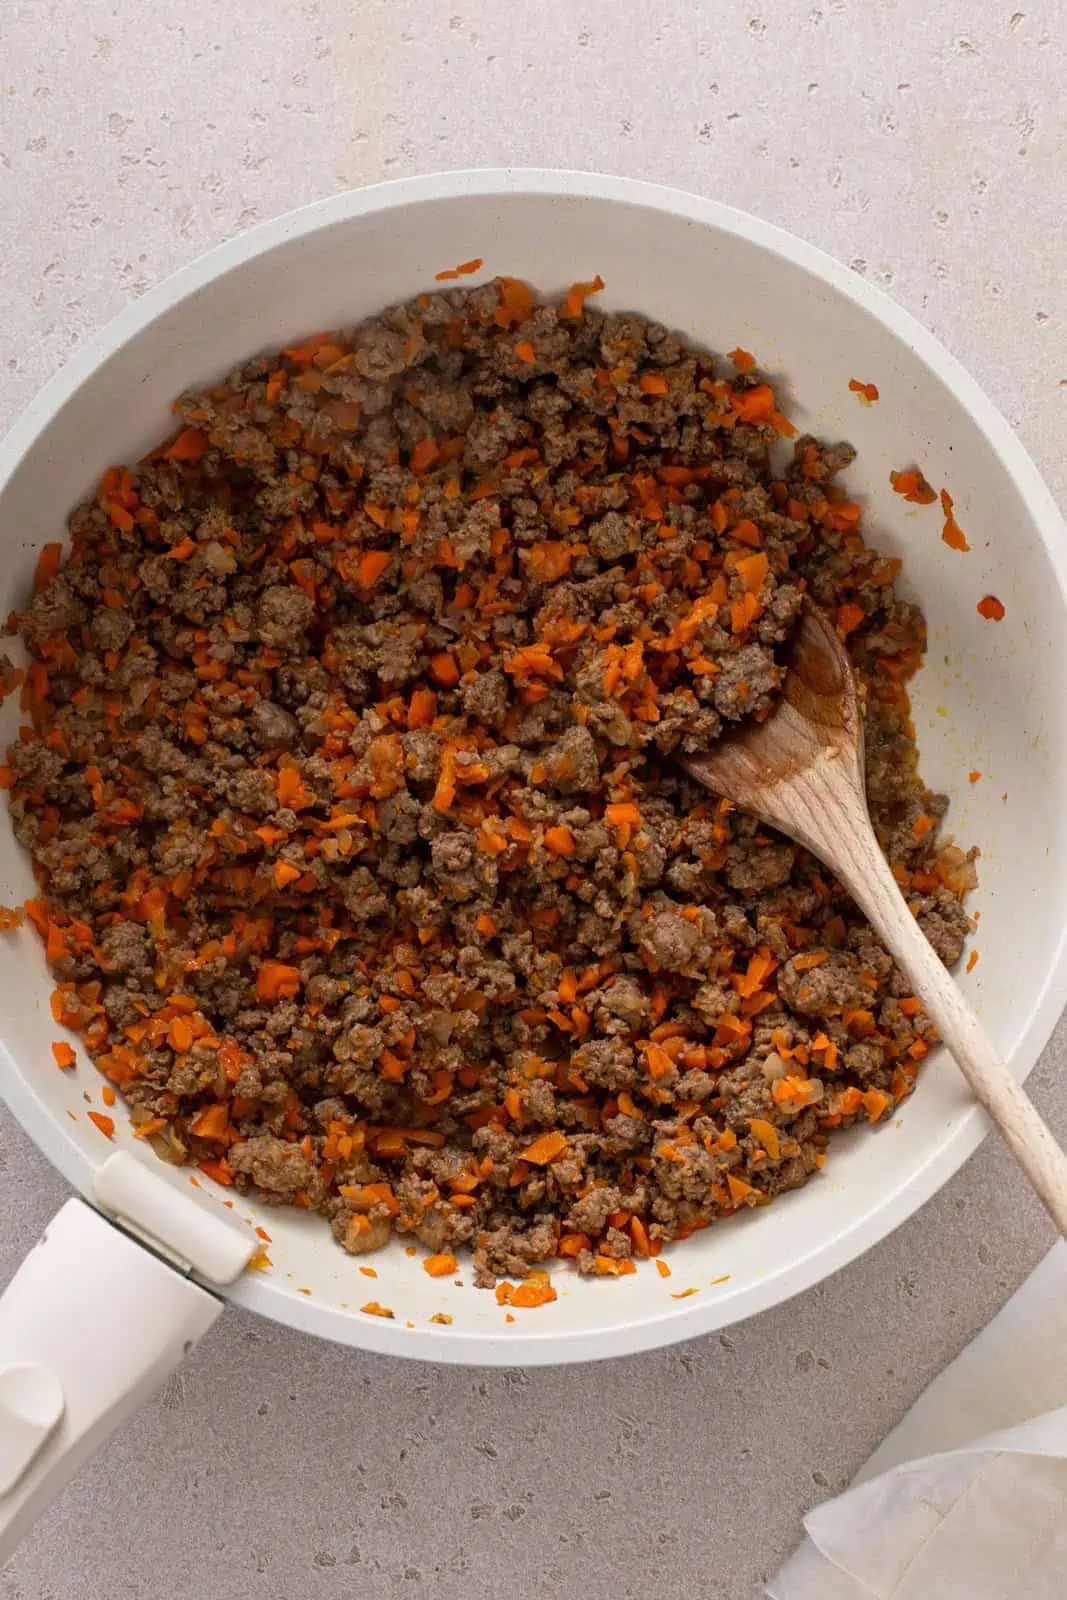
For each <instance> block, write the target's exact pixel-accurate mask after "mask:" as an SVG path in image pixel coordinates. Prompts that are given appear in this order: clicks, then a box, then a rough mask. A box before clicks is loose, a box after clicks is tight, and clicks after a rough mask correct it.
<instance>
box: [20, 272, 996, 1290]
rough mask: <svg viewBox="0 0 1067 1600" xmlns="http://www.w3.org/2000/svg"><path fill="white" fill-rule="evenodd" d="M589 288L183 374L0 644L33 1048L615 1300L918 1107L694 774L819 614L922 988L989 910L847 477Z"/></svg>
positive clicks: (810, 887) (778, 858)
mask: <svg viewBox="0 0 1067 1600" xmlns="http://www.w3.org/2000/svg"><path fill="white" fill-rule="evenodd" d="M591 287H592V286H588V285H586V286H576V288H575V289H573V290H572V291H571V292H570V294H569V295H568V296H567V297H566V299H565V300H564V301H563V302H562V304H561V305H559V306H553V305H548V304H539V303H537V302H536V301H535V300H534V297H533V296H532V294H531V292H530V291H529V289H528V288H527V287H526V286H525V285H523V284H521V283H519V282H517V281H516V280H513V279H500V280H497V281H496V282H494V283H492V284H488V285H485V286H482V287H478V288H475V289H473V290H462V289H456V290H452V291H450V292H447V293H438V294H431V295H422V296H419V298H418V299H417V300H415V301H413V302H411V303H410V304H408V305H405V306H401V307H399V308H396V309H393V310H390V311H389V312H387V313H385V314H384V315H382V316H380V317H377V318H374V319H373V320H371V321H369V322H366V323H364V324H363V325H361V326H359V327H357V328H355V329H354V330H353V331H351V332H347V333H344V334H339V333H328V334H319V335H316V336H314V337H312V338H309V339H306V340H304V341H303V342H302V343H301V344H300V345H297V346H294V347H292V348H290V349H288V350H285V351H283V352H280V353H278V354H275V355H272V356H270V357H265V358H260V359H256V360H253V361H251V362H249V363H247V364H246V365H245V366H243V367H242V368H240V369H239V370H238V371H236V372H234V373H233V374H232V375H231V376H230V377H229V378H228V379H227V380H226V381H225V382H224V383H220V384H218V385H217V386H216V387H214V388H210V389H207V390H205V391H203V392H198V393H191V394H187V395H184V396H183V397H182V398H181V400H180V401H179V402H178V406H177V410H178V412H179V413H180V419H181V426H180V431H179V432H178V433H177V435H176V436H175V437H174V438H172V439H171V440H170V441H168V443H167V444H165V445H163V446H161V447H160V448H159V449H158V450H156V451H154V452H152V454H151V455H150V456H149V457H147V458H146V459H145V460H144V461H142V462H141V463H140V464H139V466H138V468H137V469H136V471H129V470H126V469H124V468H112V469H110V470H109V471H108V472H107V473H106V474H105V476H104V478H103V480H102V482H101V484H100V487H99V489H98V491H97V493H96V495H95V497H94V498H93V499H92V500H91V501H90V502H88V503H87V504H85V505H82V506H80V507H79V508H78V509H77V510H76V511H75V512H74V513H73V515H72V516H71V519H70V533H71V550H70V553H69V556H68V557H67V558H66V559H65V561H64V559H63V556H62V554H61V552H60V548H59V546H58V545H50V546H48V547H46V549H45V551H44V552H43V553H42V557H41V562H40V565H39V568H38V577H37V585H36V592H35V594H34V597H33V599H32V602H31V603H30V604H29V605H28V608H27V609H26V611H25V612H24V613H23V614H22V615H21V616H19V617H17V618H15V619H13V625H14V627H15V628H16V629H17V631H18V633H19V634H21V637H22V640H23V642H24V644H25V646H26V648H27V650H28V652H29V657H30V662H31V665H30V667H29V670H28V673H27V675H26V679H25V682H24V683H23V685H22V696H23V704H24V707H25V709H26V711H27V713H28V718H29V721H28V724H27V726H26V728H24V729H23V732H22V736H21V738H20V740H19V742H18V743H16V744H15V745H14V746H13V747H12V748H11V750H10V751H9V752H8V756H7V765H6V767H4V768H2V769H0V781H2V783H3V785H4V787H6V788H7V789H8V790H9V791H10V794H9V799H10V806H11V814H12V818H13V822H14V826H15V831H16V833H17V835H18V837H19V839H20V840H21V842H22V843H23V845H24V846H25V847H26V848H27V849H28V850H29V851H30V852H31V853H32V856H33V859H34V864H35V868H36V872H37V875H38V879H39V882H40V885H41V890H40V898H39V899H37V900H35V901H31V902H30V903H29V905H28V907H27V911H28V914H29V915H30V917H31V918H32V919H33V921H34V922H35V923H36V925H37V926H38V928H39V929H40V931H41V933H42V935H43V937H44V938H45V940H46V943H47V956H48V959H49V961H50V963H51V965H52V967H53V970H54V972H55V974H56V977H57V980H58V984H59V987H58V989H57V991H56V995H55V999H54V1014H55V1016H56V1018H57V1021H60V1022H62V1023H65V1024H67V1025H68V1026H70V1027H73V1028H75V1029H76V1030H77V1031H78V1032H79V1033H80V1034H81V1036H82V1038H83V1040H84V1042H85V1044H86V1046H87V1047H88V1049H89V1051H90V1052H91V1054H92V1056H93V1058H94V1060H95V1061H96V1063H97V1065H98V1066H99V1068H100V1070H101V1071H102V1072H103V1073H104V1074H105V1075H106V1077H107V1078H108V1079H109V1080H110V1082H111V1083H112V1084H113V1085H114V1086H115V1087H116V1088H117V1089H118V1090H119V1091H120V1092H121V1093H122V1094H123V1095H124V1096H125V1098H126V1100H127V1101H128V1102H129V1104H130V1105H131V1107H132V1116H133V1121H134V1124H135V1127H136V1131H137V1133H138V1135H139V1136H142V1137H144V1138H146V1139H147V1140H148V1141H149V1142H150V1143H151V1144H152V1145H153V1146H154V1148H155V1149H156V1150H157V1152H158V1153H159V1154H160V1155H161V1156H163V1157H164V1158H165V1159H167V1160H170V1161H177V1162H191V1163H196V1164H198V1165H199V1166H200V1168H201V1169H202V1170H203V1171H204V1172H206V1173H207V1174H209V1175H210V1176H211V1177H212V1178H214V1179H216V1180H217V1181H218V1182H220V1183H222V1184H226V1185H230V1184H232V1185H236V1187H237V1188H238V1189H239V1190H242V1191H247V1190H254V1191H255V1192H256V1193H257V1194H258V1195H259V1196H260V1197H261V1198H264V1199H266V1200H270V1201H274V1202H278V1203H286V1204H292V1205H297V1206H304V1207H309V1208H312V1209H314V1210H316V1211H318V1212H319V1213H320V1214H321V1215H322V1216H323V1217H324V1218H326V1219H327V1220H328V1221H329V1223H330V1225H331V1227H332V1230H333V1233H334V1235H335V1237H336V1238H337V1239H338V1241H339V1242H340V1243H341V1245H342V1246H343V1247H344V1248H345V1249H347V1250H349V1251H352V1252H354V1253H356V1254H359V1253H362V1252H365V1251H368V1250H373V1249H376V1248H377V1247H379V1246H381V1245H383V1244H384V1243H385V1242H386V1241H387V1240H388V1239H389V1237H390V1236H391V1234H392V1233H394V1232H397V1233H400V1234H403V1235H413V1236H414V1237H415V1238H417V1239H418V1240H419V1241H421V1242H422V1243H423V1244H424V1245H426V1246H427V1247H428V1248H429V1249H430V1250H431V1251H434V1252H439V1251H448V1250H451V1249H452V1248H454V1247H459V1246H468V1247H470V1248H471V1249H472V1250H473V1252H474V1260H475V1266H476V1275H477V1278H478V1280H479V1281H480V1282H483V1283H489V1282H492V1281H493V1280H494V1279H495V1278H496V1277H497V1276H498V1275H501V1274H508V1275H510V1276H512V1277H516V1276H517V1277H523V1276H526V1275H527V1274H529V1273H530V1272H531V1271H532V1270H535V1269H537V1268H538V1266H539V1265H543V1264H544V1263H546V1262H549V1261H551V1260H552V1259H554V1258H557V1257H564V1258H569V1259H571V1260H572V1261H573V1262H574V1263H575V1264H576V1266H577V1269H578V1270H579V1271H580V1272H585V1273H601V1274H617V1273H620V1272H627V1271H630V1270H632V1263H633V1258H634V1257H638V1256H648V1255H654V1254H657V1253H658V1252H659V1250H660V1248H661V1247H662V1244H663V1243H664V1242H665V1241H668V1240H672V1239H679V1238H684V1237H686V1236H687V1235H688V1234H691V1233H692V1232H693V1231H694V1230H696V1229H698V1228H702V1227H705V1226H707V1225H708V1224H709V1223H710V1222H712V1221H713V1220H714V1219H716V1218H717V1217H721V1216H725V1215H728V1214H730V1213H732V1212H735V1211H737V1210H738V1209H740V1208H745V1207H752V1206H759V1205H763V1204H765V1203H767V1202H768V1201H769V1200H770V1199H771V1198H772V1197H773V1196H774V1195H775V1194H776V1193H778V1192H780V1191H782V1190H785V1189H791V1188H794V1187H796V1186H798V1185H799V1184H802V1183H803V1182H805V1180H806V1179H807V1178H808V1177H809V1176H810V1175H811V1174H812V1173H813V1172H814V1171H815V1170H816V1169H817V1168H819V1167H820V1166H821V1165H822V1163H823V1160H824V1158H825V1157H824V1152H825V1148H826V1144H827V1140H828V1136H829V1134H830V1132H831V1131H832V1130H833V1129H836V1128H840V1127H844V1126H846V1125H848V1124H850V1123H852V1122H854V1121H856V1120H857V1119H863V1120H870V1121H878V1120H880V1119H883V1118H885V1117H886V1116H887V1115H888V1114H889V1113H890V1112H891V1110H892V1108H893V1106H894V1105H895V1104H896V1103H897V1102H899V1100H900V1099H901V1098H902V1097H903V1096H904V1095H906V1094H907V1093H908V1092H909V1090H910V1089H911V1087H912V1085H913V1083H914V1080H915V1076H916V1073H917V1071H918V1068H919V1063H920V1062H921V1060H922V1058H923V1056H924V1055H925V1054H926V1052H927V1050H928V1048H929V1044H930V1040H931V1038H932V1034H931V1030H930V1027H929V1024H928V1022H927V1020H926V1018H925V1017H924V1015H923V1013H922V1011H921V1009H920V1007H919V1005H918V1003H917V1001H916V1000H915V999H914V998H913V997H912V996H911V995H910V993H909V990H908V986H907V984H906V982H905V980H904V979H903V977H902V976H901V974H900V972H899V971H898V970H897V968H896V967H895V966H894V964H893V962H892V960H891V959H890V957H889V956H888V955H887V954H886V952H885V950H884V949H883V948H882V947H881V946H880V944H879V943H878V941H877V939H876V938H875V937H874V935H873V934H872V932H871V930H870V928H869V927H868V926H867V924H866V923H865V921H864V919H863V918H862V916H861V915H860V914H859V912H858V911H857V910H856V908H855V906H853V904H852V903H851V901H850V900H849V899H848V897H847V896H846V895H845V894H844V892H843V891H842V889H841V887H840V886H839V885H838V884H837V883H835V882H834V880H833V879H832V878H831V877H830V875H829V874H828V873H827V872H826V871H825V869H823V868H821V867H820V866H819V864H818V863H817V862H816V861H815V860H814V859H813V858H812V857H811V856H809V855H808V854H806V853H805V852H804V851H803V850H802V849H800V848H798V847H796V846H794V845H793V844H791V843H789V842H788V841H786V840H784V839H782V838H780V837H778V836H776V835H774V834H772V833H771V832H770V831H769V830H767V829H765V828H763V827H761V826H760V825H759V824H758V823H757V822H756V821H755V820H754V819H752V818H751V817H749V816H746V815H744V814H741V813H739V812H737V811H734V810H732V809H731V808H730V807H729V806H728V805H727V804H725V803H717V802H716V801H715V800H714V799H712V798H710V797H709V796H708V795H707V793H705V792H704V791H703V790H701V789H699V788H698V787H696V786H695V785H694V784H693V783H692V782H691V781H690V780H689V779H688V778H687V777H686V776H685V775H684V773H683V772H682V771H681V768H680V765H679V763H678V761H677V760H676V758H677V757H678V756H679V755H682V754H684V753H686V752H692V751H696V750H699V749H701V748H702V747H704V746H706V745H707V744H708V743H709V742H710V741H712V740H714V739H716V738H717V737H718V736H719V735H720V734H721V733H722V732H723V730H724V729H728V728H729V727H730V726H731V725H736V724H737V723H738V722H739V721H740V720H741V719H743V718H746V717H750V716H756V717H762V716H765V715H766V714H767V713H768V711H769V710H770V709H771V707H772V706H773V704H774V701H775V697H776V694H777V691H778V689H779V685H780V683H781V679H782V675H783V666H782V661H783V659H784V655H785V647H786V646H787V644H788V640H789V637H790V633H791V629H792V625H793V622H794V619H795V617H796V615H797V612H798V608H799V607H800V605H801V603H802V600H803V597H804V596H805V595H808V596H810V597H811V598H812V599H813V600H814V601H816V602H817V603H818V604H819V605H821V606H823V607H825V608H826V609H827V610H828V611H829V612H830V613H831V615H832V616H833V617H834V618H835V620H836V622H837V625H838V628H839V630H840V632H841V633H842V635H843V636H846V637H847V640H848V644H849V648H850V650H851V654H852V658H853V661H854V663H855V666H856V669H857V673H858V677H859V682H860V686H861V692H862V696H863V702H864V708H865V717H866V738H867V750H868V775H867V776H868V790H869V799H870V806H871V812H872V815H873V818H874V821H875V825H876V828H877V830H878V834H879V837H880V839H881V841H882V844H883V846H884V848H885V849H886V852H887V855H888V856H889V859H890V861H891V862H892V865H893V868H894V871H895V873H896V875H897V877H898V879H899V881H900V882H901V884H902V886H903V887H904V889H905V892H906V894H907V896H908V898H909V901H910V903H911V905H912V907H913V910H914V911H915V914H916V915H917V917H918V920H919V923H920V925H921V926H922V927H923V929H924V930H925V932H926V933H927V936H928V937H929V938H930V940H931V942H932V943H933V945H934V947H935V948H936V950H937V952H938V954H939V955H940V956H941V958H942V959H943V960H944V961H945V962H946V963H947V964H949V965H951V964H952V963H953V962H954V961H955V960H956V959H957V958H958V956H959V954H960V950H961V948H962V944H963V939H964V936H965V932H966V929H967V919H966V917H965V915H964V913H963V911H962V909H961V897H962V894H963V892H964V891H965V890H966V888H967V887H969V886H970V884H971V883H972V881H973V868H972V866H971V863H970V860H969V858H968V856H966V855H965V854H964V853H963V852H962V851H961V850H959V849H958V848H956V847H955V846H952V845H951V844H945V843H944V842H942V841H941V840H940V838H939V834H940V826H941V821H942V817H943V813H944V810H945V805H946V802H945V800H944V799H943V798H942V797H939V796H936V795H932V794H930V793H929V792H928V791H926V790H925V789H924V787H923V785H922V783H921V780H920V778H919V776H918V772H917V768H916V752H915V743H914V735H913V729H912V725H911V722H910V720H909V708H908V698H907V693H906V688H905V684H906V680H907V679H908V677H909V676H910V674H911V673H912V672H913V671H914V670H915V668H916V666H917V665H918V663H919V660H920V658H921V654H922V650H923V645H924V629H923V620H922V617H921V615H920V613H919V612H918V611H917V610H916V608H915V607H914V606H913V605H910V604H907V603H905V602H903V601H901V600H899V599H897V597H896V595H895V591H894V579H895V576H896V572H897V567H898V565H899V564H898V563H897V562H895V561H891V560H887V559H885V558H883V557H882V556H880V555H879V554H878V553H877V552H876V551H874V550H872V549H870V548H868V547H867V546H866V545H865V544H864V542H863V539H862V538H861V536H860V532H859V515H860V513H859V507H858V506H856V505H855V504H854V503H852V502H851V501H849V500H848V499H847V498H846V497H845V494H844V492H843V491H842V490H841V488H840V487H839V486H838V485H837V483H836V477H837V474H838V473H839V472H840V470H841V469H842V468H843V467H845V466H846V465H847V464H848V462H849V461H850V460H851V457H852V451H851V449H850V448H849V447H848V446H847V445H835V446H832V447H827V446H826V445H824V444H821V443H820V442H819V441H817V440H815V439H811V438H801V439H794V440H793V441H792V443H791V444H787V443H786V442H785V441H786V440H787V439H789V438H790V436H791V435H792V434H793V431H794V430H792V429H791V427H790V425H789V423H788V422H787V421H786V420H785V418H784V417H782V416H781V415H780V413H779V412H778V410H777V409H776V402H775V396H774V393H773V390H772V388H771V387H770V385H769V384H768V383H767V382H766V381H765V380H764V379H763V378H761V377H760V375H759V374H758V373H757V372H755V371H754V370H752V366H753V364H752V362H751V359H750V358H747V357H745V356H744V352H734V358H733V366H732V367H730V366H726V365H725V364H724V363H722V362H719V361H717V360H715V359H713V358H712V357H711V356H710V355H708V354H707V353H705V352H703V351H701V350H699V349H696V348H694V347H693V346H691V345H689V344H687V343H686V342H685V341H684V340H683V339H682V338H680V337H679V336H677V335H676V334H674V333H671V332H669V331H668V330H667V329H666V328H664V327H662V326H660V325H658V324H655V323H652V322H649V321H648V320H647V319H645V318H644V317H641V316H638V315H634V314H625V315H606V314H604V313H603V312H601V311H599V310H596V309H593V307H592V306H591V305H588V304H586V303H585V302H586V298H587V293H588V291H589V289H590V288H591ZM742 358H744V359H742ZM784 456H791V459H789V460H788V461H785V460H781V459H780V458H781V457H784ZM18 676H19V675H18V674H9V678H10V683H13V682H14V679H15V678H17V677H18ZM9 678H5V682H8V681H9ZM9 686H10V684H9Z"/></svg>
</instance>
